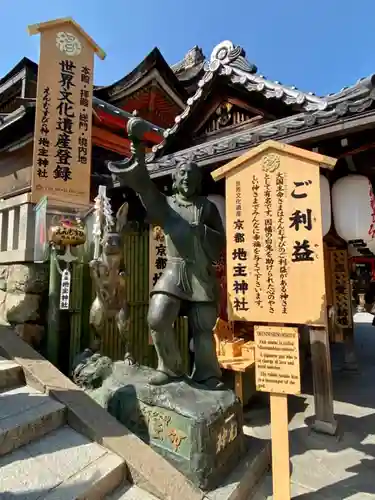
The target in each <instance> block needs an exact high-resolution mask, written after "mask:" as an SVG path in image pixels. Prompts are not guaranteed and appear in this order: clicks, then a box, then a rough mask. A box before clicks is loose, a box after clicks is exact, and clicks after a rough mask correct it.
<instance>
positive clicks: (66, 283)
mask: <svg viewBox="0 0 375 500" xmlns="http://www.w3.org/2000/svg"><path fill="white" fill-rule="evenodd" d="M71 278H72V275H71V273H70V271H69V269H64V270H63V272H62V274H61V285H60V310H61V311H63V310H65V311H66V310H69V302H70V285H71Z"/></svg>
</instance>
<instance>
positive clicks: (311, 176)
mask: <svg viewBox="0 0 375 500" xmlns="http://www.w3.org/2000/svg"><path fill="white" fill-rule="evenodd" d="M335 163H336V160H335V159H333V158H329V157H326V156H322V155H319V154H316V153H312V152H310V151H305V150H303V149H300V148H296V147H294V146H289V145H285V144H281V143H278V142H274V141H267V142H265V143H263V144H261V145H260V146H258V147H256V148H254V149H252V150H250V151H249V152H248V153H246V154H244V155H242V156H241V157H239V158H236V159H235V160H233V161H232V162H230V163H228V164H226V165H224V166H222V167H220V168H219V169H217V170H215V171H214V172H213V173H212V176H213V178H214V180H219V179H222V178H225V180H226V217H227V224H226V226H227V273H228V277H227V282H228V313H229V316H230V319H231V320H232V321H250V322H252V323H255V324H257V325H256V326H255V334H254V337H255V338H254V340H255V358H256V365H255V369H256V386H257V390H259V391H264V392H269V393H270V407H271V436H272V475H273V494H274V498H275V500H288V499H290V477H289V476H290V468H289V439H288V411H287V410H288V409H287V395H288V394H298V393H300V368H299V345H298V328H297V327H298V326H299V325H309V326H310V327H313V328H318V329H319V328H323V329H325V328H326V301H325V278H324V258H323V235H322V220H321V204H320V181H319V174H320V172H319V167H325V168H333V167H334V165H335ZM285 324H290V325H296V326H295V327H286V326H285Z"/></svg>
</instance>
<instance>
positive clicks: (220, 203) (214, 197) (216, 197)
mask: <svg viewBox="0 0 375 500" xmlns="http://www.w3.org/2000/svg"><path fill="white" fill-rule="evenodd" d="M207 198H208V199H209V200H210V201H211V202H212V203H213V204H214V205H215V206H216V208H217V209H218V212H219V214H220V218H221V222H222V223H223V226H224V230H226V224H225V198H224V196H221V195H220V194H210V195H208V196H207Z"/></svg>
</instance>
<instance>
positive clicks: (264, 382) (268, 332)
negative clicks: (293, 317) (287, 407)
mask: <svg viewBox="0 0 375 500" xmlns="http://www.w3.org/2000/svg"><path fill="white" fill-rule="evenodd" d="M254 341H255V379H256V388H257V390H258V391H262V392H273V393H280V394H299V393H300V392H301V380H300V365H299V346H298V329H297V328H287V327H278V326H273V327H272V326H264V327H263V326H255V328H254Z"/></svg>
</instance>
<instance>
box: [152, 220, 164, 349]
mask: <svg viewBox="0 0 375 500" xmlns="http://www.w3.org/2000/svg"><path fill="white" fill-rule="evenodd" d="M148 255H149V261H148V262H149V264H148V267H149V279H148V290H149V293H150V292H151V291H152V289H153V288H154V286H155V285H156V283H157V281H158V279H159V278H160V276H161V274H162V272H163V270H164V269H165V266H166V265H167V249H166V246H165V237H164V232H163V230H162V228H161V227H160V226H150V239H149V251H148ZM148 343H149V345H152V343H153V342H152V337H151V335H149V339H148Z"/></svg>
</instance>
